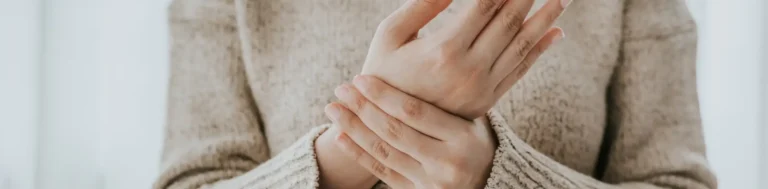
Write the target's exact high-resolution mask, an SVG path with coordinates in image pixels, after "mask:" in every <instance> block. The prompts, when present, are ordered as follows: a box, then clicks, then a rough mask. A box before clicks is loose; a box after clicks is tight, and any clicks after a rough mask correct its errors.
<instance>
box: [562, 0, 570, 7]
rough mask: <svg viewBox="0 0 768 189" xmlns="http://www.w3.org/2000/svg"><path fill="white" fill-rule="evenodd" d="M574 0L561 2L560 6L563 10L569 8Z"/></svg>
mask: <svg viewBox="0 0 768 189" xmlns="http://www.w3.org/2000/svg"><path fill="white" fill-rule="evenodd" d="M571 1H572V0H560V5H562V6H563V8H565V7H568V5H569V4H571Z"/></svg>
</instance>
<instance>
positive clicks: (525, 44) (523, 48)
mask: <svg viewBox="0 0 768 189" xmlns="http://www.w3.org/2000/svg"><path fill="white" fill-rule="evenodd" d="M532 45H533V41H532V40H530V39H522V40H519V41H518V42H517V45H515V46H516V48H515V49H514V50H515V55H517V56H518V57H525V55H527V54H528V51H529V49H530V48H531V46H532Z"/></svg>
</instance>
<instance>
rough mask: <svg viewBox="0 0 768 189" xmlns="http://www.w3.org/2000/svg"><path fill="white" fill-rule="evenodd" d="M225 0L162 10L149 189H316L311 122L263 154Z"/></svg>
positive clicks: (187, 1)
mask: <svg viewBox="0 0 768 189" xmlns="http://www.w3.org/2000/svg"><path fill="white" fill-rule="evenodd" d="M232 7H234V6H232V5H231V1H226V0H176V1H174V2H172V4H171V6H170V8H169V12H170V15H169V17H170V19H169V22H170V23H169V24H170V32H171V33H170V34H171V41H170V44H171V57H170V58H171V78H170V89H169V96H168V112H167V117H168V122H167V125H166V131H165V142H164V149H163V157H162V165H161V168H160V171H161V173H160V176H159V178H158V179H157V180H156V182H155V184H154V188H156V189H166V188H184V189H188V188H227V189H229V188H275V189H281V188H317V186H318V180H319V171H318V165H317V161H316V160H315V153H314V144H313V143H314V141H315V138H317V136H318V135H320V133H321V132H323V131H325V130H326V128H327V126H319V127H317V128H315V129H313V130H311V131H310V132H309V133H308V134H306V135H305V136H304V137H302V138H301V139H299V140H298V141H296V142H295V143H294V144H293V145H292V146H291V147H289V148H287V149H285V150H283V151H282V152H281V153H279V154H276V155H274V157H270V156H271V155H270V154H269V151H270V150H269V149H268V145H267V143H266V140H265V136H264V134H263V132H262V128H261V125H260V123H259V118H258V116H257V115H258V112H257V109H256V106H255V103H254V100H253V97H252V94H251V92H250V88H249V85H248V81H247V79H246V74H245V69H244V65H243V63H242V61H241V60H240V58H241V52H240V49H241V48H240V44H239V43H240V42H239V40H238V39H239V37H238V33H237V30H236V27H235V21H234V20H235V18H234V13H233V12H234V10H232Z"/></svg>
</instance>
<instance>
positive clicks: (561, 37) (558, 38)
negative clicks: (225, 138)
mask: <svg viewBox="0 0 768 189" xmlns="http://www.w3.org/2000/svg"><path fill="white" fill-rule="evenodd" d="M564 38H565V32H562V31H561V32H560V35H557V36H555V39H554V40H553V43H558V42H560V41H562V40H563V39H564Z"/></svg>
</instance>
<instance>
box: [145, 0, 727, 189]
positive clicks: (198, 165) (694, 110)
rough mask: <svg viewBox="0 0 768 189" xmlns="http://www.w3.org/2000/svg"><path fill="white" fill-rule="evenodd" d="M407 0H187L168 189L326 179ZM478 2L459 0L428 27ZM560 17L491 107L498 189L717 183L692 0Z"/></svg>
mask: <svg viewBox="0 0 768 189" xmlns="http://www.w3.org/2000/svg"><path fill="white" fill-rule="evenodd" d="M402 2H403V0H322V1H316V0H174V1H173V2H172V4H171V5H170V7H169V22H170V35H171V41H170V42H171V43H170V44H171V72H172V73H171V78H170V89H169V90H170V91H169V97H168V108H169V109H168V112H167V113H168V122H167V126H166V134H165V141H164V152H163V156H162V167H161V173H160V176H159V178H158V179H157V181H156V183H155V185H154V187H155V188H157V189H161V188H174V189H175V188H215V189H218V188H275V189H284V188H285V189H287V188H316V187H318V180H319V174H320V173H319V171H318V165H317V162H316V158H315V157H316V155H315V151H314V144H313V143H314V139H315V138H317V136H319V135H320V134H321V133H322V132H324V131H325V130H326V129H327V128H328V127H330V126H332V125H330V124H329V123H330V121H329V120H328V119H327V118H326V117H325V116H324V113H323V107H324V106H325V105H326V104H328V103H330V102H332V101H334V100H335V98H334V95H333V89H334V88H335V87H336V86H338V85H339V84H342V83H343V82H348V81H350V79H351V78H352V77H353V76H354V75H355V74H358V73H359V72H360V70H361V68H362V65H363V62H364V60H365V57H366V53H367V51H368V45H369V44H370V40H371V38H372V36H373V34H374V31H375V29H376V27H377V25H378V24H379V22H380V21H381V20H382V19H384V18H385V17H386V16H387V15H388V14H390V13H391V12H393V11H394V10H395V9H396V8H397V7H398V6H400V5H401V4H402ZM469 3H473V0H454V2H453V3H452V4H451V6H449V8H448V10H446V11H445V12H443V13H442V14H441V15H440V16H439V17H438V18H437V19H436V20H435V21H433V22H432V23H430V24H429V25H428V27H427V28H426V29H424V30H423V31H422V32H421V33H422V35H429V34H430V33H433V32H434V31H436V30H437V29H439V28H440V27H441V26H442V25H444V24H445V23H451V21H452V20H451V19H453V18H454V15H456V14H457V13H459V12H460V10H462V9H463V8H464V7H467V6H468V4H469ZM536 4H537V5H536V6H535V7H534V10H537V8H538V7H540V6H541V5H542V4H543V1H541V0H539V1H537V3H536ZM556 25H557V26H559V27H562V28H563V29H564V31H565V32H566V34H567V37H566V38H565V39H564V40H562V41H560V42H559V43H558V44H556V45H555V46H553V47H552V48H551V49H550V50H549V51H547V52H546V53H545V54H544V55H543V56H542V57H541V58H540V59H539V60H538V62H537V63H536V64H534V65H533V67H531V69H530V71H529V72H528V73H527V74H526V75H525V76H524V77H523V78H522V79H521V80H520V81H519V82H518V83H517V84H516V85H515V86H514V87H513V88H512V89H511V90H510V91H509V92H508V93H507V94H506V95H505V96H504V97H502V98H501V100H500V101H499V102H498V104H497V105H496V106H495V107H494V108H493V110H491V111H490V112H489V113H488V114H487V116H488V117H489V118H490V120H491V123H492V127H493V131H495V134H496V135H497V139H498V140H499V141H498V144H499V146H498V148H497V150H496V151H495V156H494V159H493V167H492V170H491V176H490V178H489V179H488V181H487V186H486V188H490V189H497V188H499V189H501V188H523V189H535V188H568V189H570V188H615V189H661V188H690V189H693V188H702V189H714V188H716V187H717V186H716V185H717V184H716V179H715V177H714V175H713V173H712V172H711V170H710V168H709V166H708V163H707V159H706V157H705V146H704V140H703V134H702V127H701V121H700V117H699V106H698V100H697V94H696V76H695V75H696V74H695V58H696V38H697V36H696V30H695V28H696V25H695V23H694V22H693V20H692V18H691V16H690V15H689V13H688V10H687V8H686V5H685V2H684V1H683V0H575V1H574V2H573V3H572V4H571V5H570V7H569V8H568V10H567V11H566V12H565V13H564V14H563V16H562V17H561V18H560V20H558V22H557V24H556ZM350 163H354V162H350ZM375 188H388V187H387V186H386V185H385V184H382V183H380V184H377V186H375Z"/></svg>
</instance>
